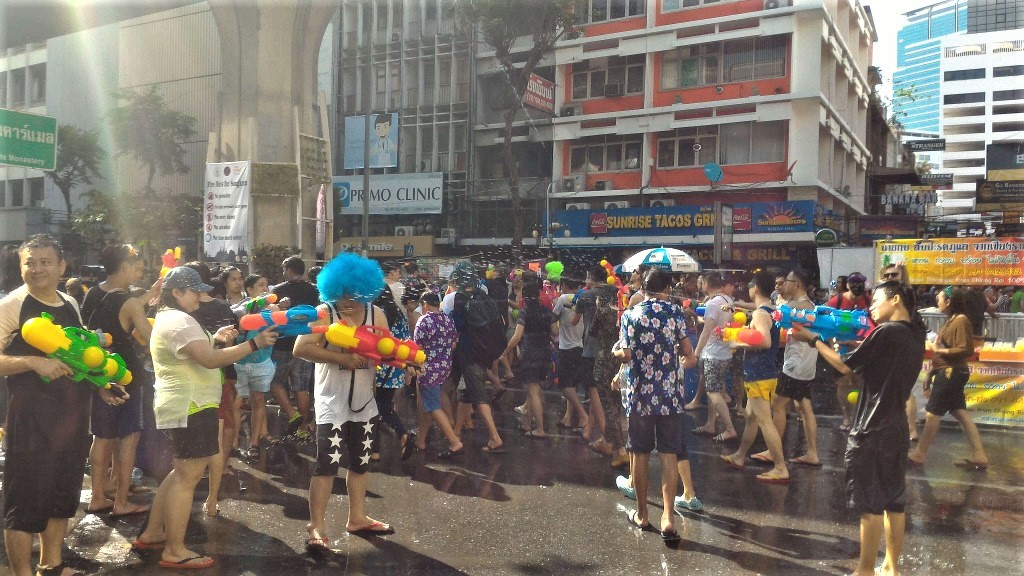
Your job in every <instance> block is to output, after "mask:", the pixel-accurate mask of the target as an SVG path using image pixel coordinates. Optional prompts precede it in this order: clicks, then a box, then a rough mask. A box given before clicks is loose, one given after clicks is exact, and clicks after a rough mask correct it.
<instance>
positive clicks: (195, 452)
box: [164, 408, 220, 460]
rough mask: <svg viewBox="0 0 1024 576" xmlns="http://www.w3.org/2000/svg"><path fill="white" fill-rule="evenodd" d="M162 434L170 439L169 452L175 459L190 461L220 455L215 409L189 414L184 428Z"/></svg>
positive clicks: (173, 429) (172, 429)
mask: <svg viewBox="0 0 1024 576" xmlns="http://www.w3.org/2000/svg"><path fill="white" fill-rule="evenodd" d="M164 433H165V434H167V437H168V438H170V439H171V452H172V453H173V454H174V457H175V458H179V459H181V460H190V459H195V458H208V457H210V456H213V455H214V454H218V453H220V445H219V441H220V430H219V429H218V421H217V409H216V408H207V409H206V410H201V411H199V412H196V413H195V414H189V416H188V422H187V423H186V424H185V427H184V428H171V429H168V430H164Z"/></svg>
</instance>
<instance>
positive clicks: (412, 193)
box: [334, 172, 444, 216]
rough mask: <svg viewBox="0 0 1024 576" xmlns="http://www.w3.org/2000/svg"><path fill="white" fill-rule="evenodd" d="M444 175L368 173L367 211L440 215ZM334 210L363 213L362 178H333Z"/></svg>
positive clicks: (435, 173)
mask: <svg viewBox="0 0 1024 576" xmlns="http://www.w3.org/2000/svg"><path fill="white" fill-rule="evenodd" d="M443 188H444V174H442V173H440V172H421V173H414V174H374V175H371V176H370V214H440V213H441V210H442V208H443V205H444V203H443V199H444V197H443V194H442V190H443ZM334 211H335V213H337V214H338V215H346V216H359V215H362V213H363V177H362V176H361V175H357V176H335V177H334Z"/></svg>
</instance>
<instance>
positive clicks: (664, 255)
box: [622, 246, 700, 272]
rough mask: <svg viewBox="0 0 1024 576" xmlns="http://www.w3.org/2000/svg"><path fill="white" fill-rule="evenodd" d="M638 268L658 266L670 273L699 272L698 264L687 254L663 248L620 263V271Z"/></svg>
mask: <svg viewBox="0 0 1024 576" xmlns="http://www.w3.org/2000/svg"><path fill="white" fill-rule="evenodd" d="M638 266H658V267H661V268H664V269H666V270H668V271H670V272H700V264H698V263H697V261H696V260H694V259H693V258H692V257H691V256H690V255H689V254H687V253H686V252H683V251H682V250H676V249H675V248H665V247H664V246H662V247H660V248H648V249H647V250H641V251H640V252H637V253H636V254H633V255H632V256H630V257H629V258H627V259H626V261H625V262H623V263H622V271H623V272H632V271H634V270H636V269H637V267H638Z"/></svg>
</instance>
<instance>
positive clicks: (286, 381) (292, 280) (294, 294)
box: [270, 256, 320, 436]
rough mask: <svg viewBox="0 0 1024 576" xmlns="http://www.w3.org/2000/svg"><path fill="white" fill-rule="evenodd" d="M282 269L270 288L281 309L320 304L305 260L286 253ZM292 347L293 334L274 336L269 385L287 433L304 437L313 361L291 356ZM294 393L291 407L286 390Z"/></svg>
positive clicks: (308, 420)
mask: <svg viewBox="0 0 1024 576" xmlns="http://www.w3.org/2000/svg"><path fill="white" fill-rule="evenodd" d="M281 270H282V272H283V273H284V280H285V281H284V282H282V283H280V284H278V285H277V286H274V287H273V288H271V290H270V291H271V292H272V293H273V294H274V295H275V296H277V298H278V302H277V305H278V306H279V307H280V308H281V309H282V310H287V309H288V308H290V307H292V306H299V305H306V306H313V307H316V306H317V305H318V304H319V303H320V296H319V295H318V294H317V289H316V286H313V285H312V284H310V283H309V282H307V281H306V278H305V274H306V263H305V262H303V261H302V258H301V257H299V256H289V257H287V258H285V259H284V261H282V262H281ZM294 346H295V336H285V335H283V334H282V337H281V338H278V339H277V343H275V344H274V352H273V353H272V354H271V356H270V359H271V360H273V362H274V366H275V367H276V372H275V373H274V380H273V382H271V384H270V394H271V395H272V396H273V397H274V400H276V401H277V405H278V406H280V407H281V410H282V411H283V412H284V413H285V414H286V415H287V416H288V428H287V430H286V433H287V434H295V433H296V432H302V433H300V434H299V435H300V436H306V435H307V434H306V432H305V431H303V430H301V428H302V426H303V423H305V424H307V425H310V424H311V422H310V418H309V409H310V406H311V398H310V390H311V389H312V386H313V364H312V363H311V362H307V361H305V360H303V359H301V358H294V357H293V356H292V348H293V347H294ZM289 390H290V391H292V392H294V393H295V403H296V404H297V405H298V409H296V408H295V407H293V405H292V402H291V399H290V398H289V394H288V392H289Z"/></svg>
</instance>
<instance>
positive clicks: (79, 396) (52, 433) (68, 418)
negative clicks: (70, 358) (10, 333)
mask: <svg viewBox="0 0 1024 576" xmlns="http://www.w3.org/2000/svg"><path fill="white" fill-rule="evenodd" d="M60 298H61V300H62V301H63V302H64V304H63V306H59V307H54V306H48V305H46V304H44V303H42V302H40V301H39V300H36V299H35V298H33V297H32V295H31V294H26V295H25V300H24V302H22V304H21V313H20V314H19V316H18V325H19V326H23V325H24V324H25V322H28V321H29V320H30V319H32V318H36V317H38V316H39V315H40V314H42V313H43V312H47V313H49V314H50V315H51V316H53V322H54V323H55V324H59V325H61V326H64V327H67V326H78V327H81V326H82V324H81V322H80V321H79V319H78V311H77V310H75V307H74V305H72V304H71V303H70V302H68V301H67V300H65V299H64V297H63V296H60ZM4 354H6V355H8V356H43V357H45V356H46V354H43V353H42V352H41V351H39V350H37V349H35V348H33V347H32V346H30V345H29V344H28V343H27V342H25V340H24V339H23V338H22V337H21V330H18V331H17V332H16V333H15V334H14V337H13V338H12V339H11V341H10V343H9V344H8V345H7V348H5V349H4ZM7 391H8V405H7V449H8V450H9V451H11V452H21V451H28V450H32V451H43V452H58V451H67V450H85V449H87V448H88V442H89V412H90V407H91V402H92V396H93V386H92V385H91V384H89V383H88V382H75V381H74V380H71V379H70V378H66V377H65V378H59V379H57V380H54V381H52V382H43V379H42V378H41V377H40V376H39V375H38V374H36V373H35V372H34V371H28V372H22V373H21V374H14V375H12V376H8V377H7Z"/></svg>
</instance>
